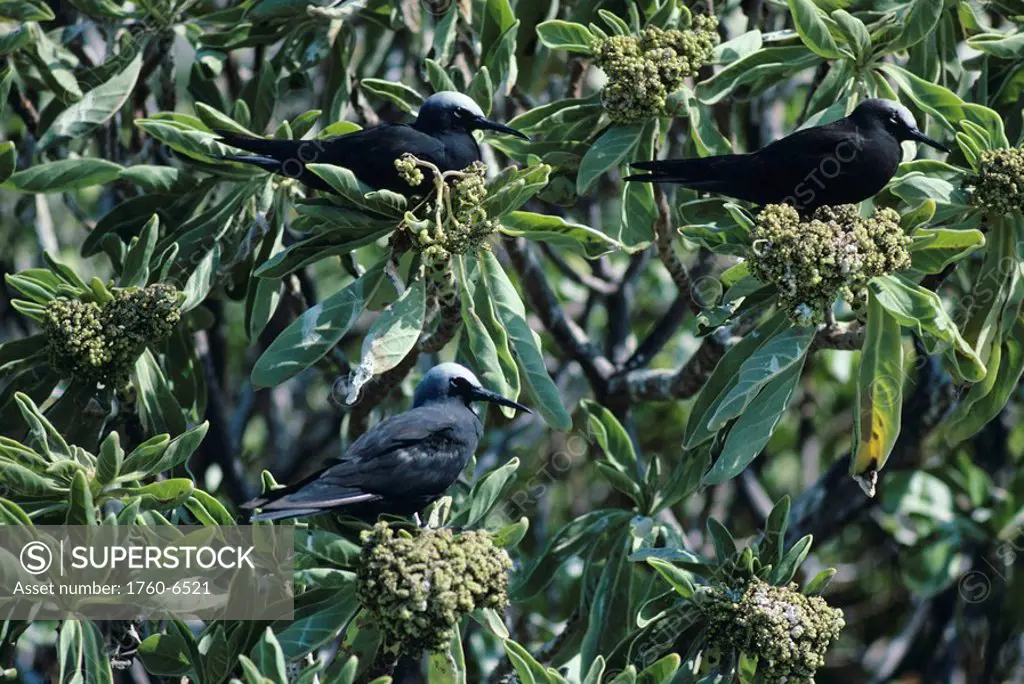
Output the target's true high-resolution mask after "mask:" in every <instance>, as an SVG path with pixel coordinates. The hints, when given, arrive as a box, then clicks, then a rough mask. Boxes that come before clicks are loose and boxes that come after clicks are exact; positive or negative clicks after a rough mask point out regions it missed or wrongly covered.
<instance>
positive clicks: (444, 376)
mask: <svg viewBox="0 0 1024 684" xmlns="http://www.w3.org/2000/svg"><path fill="white" fill-rule="evenodd" d="M428 378H430V379H431V380H434V379H440V380H451V379H452V378H465V379H466V380H469V381H470V382H472V383H473V384H474V385H479V384H480V381H479V380H477V377H476V376H475V375H474V374H473V371H471V370H469V369H468V368H466V367H465V366H463V365H462V364H460V363H454V362H448V363H439V364H438V365H436V366H434V367H433V368H431V369H430V370H429V371H427V374H426V375H424V376H423V379H424V380H427V379H428Z"/></svg>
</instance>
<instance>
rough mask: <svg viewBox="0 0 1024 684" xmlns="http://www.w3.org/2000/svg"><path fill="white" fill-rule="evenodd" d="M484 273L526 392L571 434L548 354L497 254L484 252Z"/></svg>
mask: <svg viewBox="0 0 1024 684" xmlns="http://www.w3.org/2000/svg"><path fill="white" fill-rule="evenodd" d="M480 270H481V272H482V274H483V275H484V278H485V280H486V283H487V290H488V292H489V293H490V295H491V300H492V302H493V303H494V310H495V313H496V314H497V316H498V319H499V320H500V321H501V323H502V324H503V325H504V327H505V330H506V332H507V333H508V341H509V345H510V346H511V348H512V350H513V354H514V356H515V360H516V364H517V365H518V366H519V369H520V370H521V371H522V374H523V377H524V378H525V379H526V391H527V392H528V393H529V395H530V398H531V399H533V401H534V403H535V404H536V406H537V409H538V411H540V414H541V416H543V418H544V420H545V421H547V423H548V425H550V426H551V427H553V428H555V429H556V430H568V429H569V428H570V427H572V418H571V417H570V416H569V413H568V412H567V411H566V410H565V407H564V406H563V405H562V398H561V395H560V393H559V391H558V387H557V386H556V385H555V383H554V381H553V380H552V379H551V376H550V375H548V370H547V367H546V366H545V364H544V354H543V352H542V351H541V348H540V343H539V341H538V339H537V337H536V335H535V333H534V332H533V329H532V328H530V325H529V323H528V322H527V320H526V309H525V307H524V306H523V302H522V300H520V299H519V294H518V293H517V292H516V291H515V288H514V287H513V286H512V282H511V281H510V280H509V279H508V276H507V275H505V271H504V270H503V269H502V268H501V264H500V263H499V262H498V258H497V257H496V256H494V254H493V253H491V252H484V253H483V254H482V255H481V259H480Z"/></svg>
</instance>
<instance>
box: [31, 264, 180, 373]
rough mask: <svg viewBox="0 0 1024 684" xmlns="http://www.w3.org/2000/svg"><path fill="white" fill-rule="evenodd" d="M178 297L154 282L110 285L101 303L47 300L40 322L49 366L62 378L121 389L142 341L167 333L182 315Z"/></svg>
mask: <svg viewBox="0 0 1024 684" xmlns="http://www.w3.org/2000/svg"><path fill="white" fill-rule="evenodd" d="M180 299H181V298H180V295H179V292H178V290H176V289H175V288H173V287H171V286H170V285H163V284H156V285H150V286H148V287H144V288H137V287H133V288H125V289H115V290H114V292H113V299H111V300H110V301H107V302H105V303H104V304H103V305H102V306H101V305H99V304H97V303H95V302H85V301H81V300H79V299H69V298H66V297H58V298H56V299H54V300H52V301H51V302H50V303H49V304H47V305H46V312H45V319H44V321H43V329H44V332H45V333H46V343H47V351H48V354H49V361H50V366H51V367H52V368H53V369H54V371H55V372H56V373H58V374H59V375H61V376H62V377H68V378H74V379H75V380H78V381H80V382H85V383H89V384H102V385H104V386H106V387H114V388H121V387H124V386H125V385H127V384H128V380H129V376H130V375H131V371H132V368H134V367H135V362H136V361H137V360H138V358H139V355H140V354H142V352H143V350H144V349H145V348H146V345H148V344H151V343H154V342H159V341H160V340H163V339H165V338H166V337H168V336H169V335H170V334H171V331H172V330H173V329H174V326H175V325H177V323H178V321H179V320H180V319H181V304H180Z"/></svg>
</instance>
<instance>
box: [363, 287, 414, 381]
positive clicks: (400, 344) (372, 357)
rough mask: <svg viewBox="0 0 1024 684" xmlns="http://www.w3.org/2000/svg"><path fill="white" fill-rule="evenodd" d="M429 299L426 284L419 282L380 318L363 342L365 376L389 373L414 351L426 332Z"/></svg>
mask: <svg viewBox="0 0 1024 684" xmlns="http://www.w3.org/2000/svg"><path fill="white" fill-rule="evenodd" d="M426 297H427V295H426V284H425V281H424V279H423V278H420V279H419V280H416V281H415V282H413V283H411V284H410V285H409V287H408V288H406V290H405V292H403V293H402V294H401V296H400V297H399V298H398V299H397V300H395V302H394V303H393V304H391V305H390V306H389V307H388V308H386V309H384V311H383V312H382V313H381V315H380V316H378V317H377V320H375V321H374V322H373V325H372V326H371V327H370V330H369V331H368V332H367V333H366V337H365V338H363V347H362V352H361V356H362V360H361V361H360V362H359V369H360V371H362V373H363V374H368V375H369V376H373V375H379V374H380V373H384V372H387V371H389V370H391V369H392V368H394V367H395V366H397V365H398V364H399V362H400V361H401V360H402V359H404V358H405V357H406V355H407V354H408V353H409V352H410V351H412V349H413V347H415V346H416V342H417V341H418V340H419V338H420V334H421V333H422V332H423V319H424V315H425V312H426Z"/></svg>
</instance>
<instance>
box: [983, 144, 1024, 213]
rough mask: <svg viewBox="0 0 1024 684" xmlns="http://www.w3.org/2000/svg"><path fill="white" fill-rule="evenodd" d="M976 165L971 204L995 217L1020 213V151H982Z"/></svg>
mask: <svg viewBox="0 0 1024 684" xmlns="http://www.w3.org/2000/svg"><path fill="white" fill-rule="evenodd" d="M979 161H980V164H979V166H980V168H979V169H978V175H977V176H976V177H975V178H974V179H973V181H972V187H971V190H970V192H971V204H972V205H974V206H975V207H977V208H978V209H983V210H985V211H986V212H987V213H990V214H994V215H996V216H1001V215H1003V214H1008V213H1016V214H1021V213H1024V147H1010V148H1004V149H1001V150H985V151H984V152H982V153H981V158H980V160H979Z"/></svg>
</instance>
